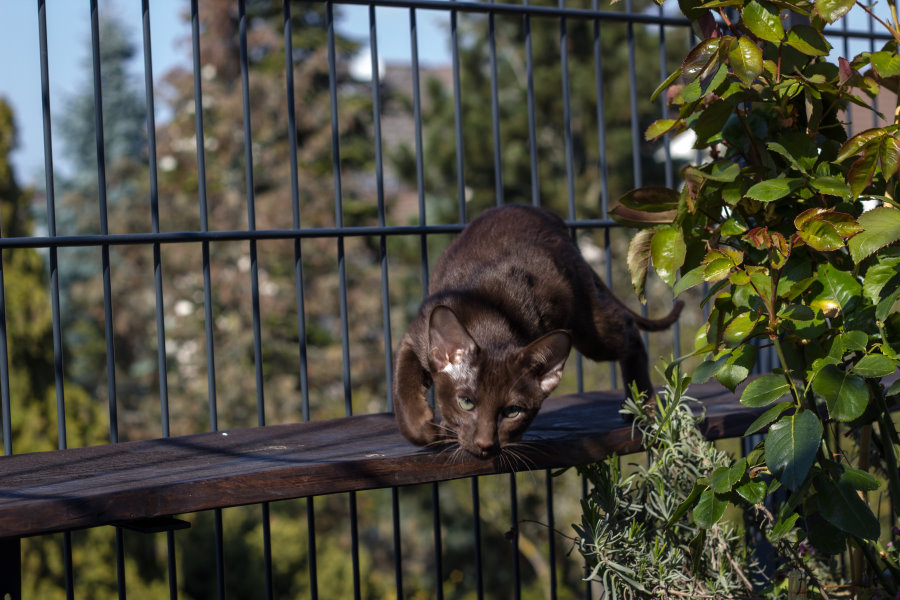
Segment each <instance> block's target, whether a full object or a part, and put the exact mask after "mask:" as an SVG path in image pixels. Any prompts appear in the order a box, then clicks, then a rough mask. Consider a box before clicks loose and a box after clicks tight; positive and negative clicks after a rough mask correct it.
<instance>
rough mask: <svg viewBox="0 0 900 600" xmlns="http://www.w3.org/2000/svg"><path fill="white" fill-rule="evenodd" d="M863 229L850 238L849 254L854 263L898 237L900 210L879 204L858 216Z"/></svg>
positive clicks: (899, 231) (899, 234)
mask: <svg viewBox="0 0 900 600" xmlns="http://www.w3.org/2000/svg"><path fill="white" fill-rule="evenodd" d="M857 220H858V221H859V224H860V225H862V227H863V230H862V231H861V232H859V233H858V234H856V235H855V236H853V237H852V238H850V241H849V243H848V246H849V248H850V255H851V256H852V257H853V261H854V262H856V263H859V262H861V261H862V260H864V259H865V258H866V257H868V256H870V255H871V254H873V253H875V252H877V251H878V250H880V249H881V248H884V247H885V246H887V245H888V244H892V243H894V242H896V241H897V240H898V239H900V210H897V209H894V208H888V207H886V206H879V207H877V208H873V209H872V210H870V211H867V212H864V213H863V214H861V215H860V216H859V219H857Z"/></svg>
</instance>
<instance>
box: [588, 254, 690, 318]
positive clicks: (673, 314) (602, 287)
mask: <svg viewBox="0 0 900 600" xmlns="http://www.w3.org/2000/svg"><path fill="white" fill-rule="evenodd" d="M591 272H592V274H593V276H594V284H595V285H596V286H597V289H598V290H599V291H600V292H601V293H602V294H607V295H608V296H609V297H610V298H612V299H613V300H614V301H615V302H616V304H618V305H619V306H621V307H622V309H623V310H625V311H627V312H628V314H630V315H631V318H633V319H634V322H635V324H636V325H637V326H638V328H639V329H643V330H644V331H662V330H663V329H668V328H669V327H671V326H672V323H674V322H675V321H677V320H678V316H679V315H680V314H681V309H682V308H684V302H682V301H681V300H678V301H676V302H675V304H674V305H673V306H672V310H670V311H669V314H667V315H666V316H665V317H662V318H660V319H649V318H647V317H645V316H644V315H642V314H640V313H636V312H634V311H633V310H631V309H630V308H629V307H628V306H626V305H625V303H624V302H622V301H621V300H619V299H618V298H616V296H615V295H614V294H613V293H612V292H611V291H610V289H609V288H608V287H606V284H604V283H603V280H602V279H600V276H599V275H597V273H596V272H594V271H593V269H591Z"/></svg>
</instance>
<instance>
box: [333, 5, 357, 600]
mask: <svg viewBox="0 0 900 600" xmlns="http://www.w3.org/2000/svg"><path fill="white" fill-rule="evenodd" d="M325 15H326V16H325V21H326V23H325V25H326V29H327V34H328V93H329V98H330V100H331V148H332V169H333V174H334V200H335V203H334V213H335V226H336V227H337V229H338V230H340V229H341V228H343V226H344V215H343V213H344V211H343V205H342V198H343V196H342V191H341V153H340V152H341V151H340V130H339V127H338V100H337V56H336V52H335V39H334V38H335V33H334V3H333V2H331V1H328V2H326V3H325ZM337 246H338V248H337V252H338V295H339V299H338V301H339V305H340V317H341V355H342V359H343V379H344V411H345V414H346V415H347V416H350V415H352V414H353V397H352V387H351V382H350V339H349V338H350V333H349V326H348V314H347V265H346V256H345V253H344V236H343V235H341V234H340V233H339V234H338V238H337ZM348 500H349V503H350V546H351V553H352V562H353V595H354V598H356V599H357V600H358V599H359V598H360V597H361V590H360V573H359V528H358V517H357V506H356V493H355V492H350V493H349V494H348Z"/></svg>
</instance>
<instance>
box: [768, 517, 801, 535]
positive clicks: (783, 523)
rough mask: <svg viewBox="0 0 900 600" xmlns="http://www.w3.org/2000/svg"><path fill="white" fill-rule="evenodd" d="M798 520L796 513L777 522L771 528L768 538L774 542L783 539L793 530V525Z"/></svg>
mask: <svg viewBox="0 0 900 600" xmlns="http://www.w3.org/2000/svg"><path fill="white" fill-rule="evenodd" d="M799 518H800V515H798V514H797V513H793V514H791V515H790V516H789V517H788V518H786V519H783V520H779V521H778V522H777V523H775V525H773V526H772V533H771V534H769V538H770V539H771V540H772V541H773V542H776V541H778V540H779V539H781V538H783V537H784V536H786V535H787V534H789V533H790V532H791V530H792V529H793V528H794V525H795V524H796V523H797V519H799Z"/></svg>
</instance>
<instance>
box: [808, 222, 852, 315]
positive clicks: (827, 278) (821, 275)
mask: <svg viewBox="0 0 900 600" xmlns="http://www.w3.org/2000/svg"><path fill="white" fill-rule="evenodd" d="M851 239H853V238H851ZM816 281H818V282H819V283H820V284H822V292H821V293H820V294H818V295H817V296H816V297H815V298H814V299H813V300H814V301H819V302H821V301H823V300H833V301H835V302H837V303H838V305H839V306H840V307H841V310H842V311H846V310H847V308H848V307H849V306H850V303H851V302H853V301H854V299H855V297H856V296H857V295H858V294H860V293H861V292H862V285H861V284H860V283H859V282H858V281H857V280H856V278H854V277H853V275H851V274H850V273H847V272H845V271H840V270H838V269H837V268H836V267H835V266H834V265H832V264H824V265H822V266H821V267H819V269H818V271H817V272H816ZM813 305H815V302H813Z"/></svg>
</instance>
